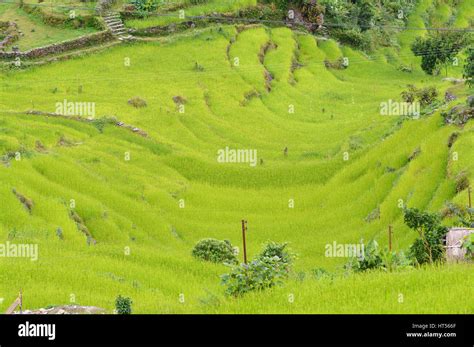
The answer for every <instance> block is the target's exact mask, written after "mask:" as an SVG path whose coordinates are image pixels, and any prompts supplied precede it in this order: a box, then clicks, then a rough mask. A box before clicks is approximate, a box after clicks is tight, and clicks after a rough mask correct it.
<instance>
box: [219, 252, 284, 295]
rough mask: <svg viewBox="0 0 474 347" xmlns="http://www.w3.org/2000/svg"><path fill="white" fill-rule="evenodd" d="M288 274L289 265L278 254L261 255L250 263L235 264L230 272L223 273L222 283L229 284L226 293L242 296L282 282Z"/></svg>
mask: <svg viewBox="0 0 474 347" xmlns="http://www.w3.org/2000/svg"><path fill="white" fill-rule="evenodd" d="M287 276H288V268H287V266H286V265H285V264H284V263H282V262H281V259H280V258H279V257H278V256H274V257H259V258H258V259H255V260H253V261H252V262H250V263H249V264H248V265H247V264H241V265H238V266H234V267H233V268H232V271H231V272H230V273H228V274H224V275H222V277H221V278H222V284H223V285H225V286H227V288H226V294H228V295H233V296H241V295H243V294H245V293H247V292H250V291H254V290H257V291H259V290H263V289H265V288H270V287H273V286H275V285H277V284H280V283H282V281H283V279H284V278H286V277H287Z"/></svg>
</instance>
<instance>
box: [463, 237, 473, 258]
mask: <svg viewBox="0 0 474 347" xmlns="http://www.w3.org/2000/svg"><path fill="white" fill-rule="evenodd" d="M462 246H463V247H464V248H465V249H466V258H467V259H471V260H474V233H471V234H469V235H467V236H466V239H465V241H464V243H463V245H462Z"/></svg>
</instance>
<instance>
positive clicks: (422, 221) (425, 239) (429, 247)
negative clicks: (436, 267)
mask: <svg viewBox="0 0 474 347" xmlns="http://www.w3.org/2000/svg"><path fill="white" fill-rule="evenodd" d="M404 221H405V224H406V225H407V226H408V227H409V228H410V229H413V230H415V231H416V232H417V233H418V236H419V238H418V239H417V240H416V241H415V243H413V244H412V245H411V247H410V250H409V254H408V255H409V257H410V258H411V259H412V260H413V261H415V262H416V263H418V264H424V263H427V262H429V263H433V262H436V261H440V260H442V259H443V255H444V248H443V239H444V236H445V235H446V233H447V231H448V230H447V228H446V227H445V226H442V225H441V218H440V217H439V216H438V215H437V214H434V213H429V212H422V211H419V210H418V209H416V208H406V209H405V210H404Z"/></svg>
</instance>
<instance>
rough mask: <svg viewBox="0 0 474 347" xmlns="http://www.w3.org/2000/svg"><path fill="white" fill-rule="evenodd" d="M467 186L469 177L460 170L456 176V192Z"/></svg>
mask: <svg viewBox="0 0 474 347" xmlns="http://www.w3.org/2000/svg"><path fill="white" fill-rule="evenodd" d="M467 188H469V177H468V175H467V172H466V171H461V172H460V173H459V174H458V175H457V176H456V193H460V192H462V191H463V190H465V189H467Z"/></svg>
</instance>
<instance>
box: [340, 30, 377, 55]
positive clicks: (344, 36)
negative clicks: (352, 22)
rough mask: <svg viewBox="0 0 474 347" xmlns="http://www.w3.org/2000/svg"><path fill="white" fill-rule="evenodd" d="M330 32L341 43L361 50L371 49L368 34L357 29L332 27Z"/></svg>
mask: <svg viewBox="0 0 474 347" xmlns="http://www.w3.org/2000/svg"><path fill="white" fill-rule="evenodd" d="M331 34H332V35H333V36H334V37H335V38H336V39H337V40H338V41H340V42H341V43H343V44H346V45H349V46H351V47H353V48H357V49H361V50H363V51H370V50H371V49H372V42H371V39H370V35H369V34H367V33H362V32H360V31H359V30H357V29H334V30H332V31H331Z"/></svg>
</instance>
